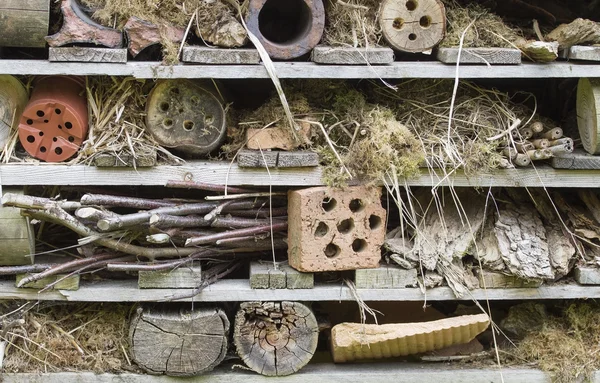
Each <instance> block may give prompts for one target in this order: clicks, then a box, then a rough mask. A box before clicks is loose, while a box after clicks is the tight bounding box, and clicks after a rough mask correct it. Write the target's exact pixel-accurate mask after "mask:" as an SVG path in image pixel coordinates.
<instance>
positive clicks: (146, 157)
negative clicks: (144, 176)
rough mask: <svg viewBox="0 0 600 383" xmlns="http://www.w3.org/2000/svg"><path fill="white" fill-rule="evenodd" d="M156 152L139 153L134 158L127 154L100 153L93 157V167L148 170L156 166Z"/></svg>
mask: <svg viewBox="0 0 600 383" xmlns="http://www.w3.org/2000/svg"><path fill="white" fill-rule="evenodd" d="M156 160H157V154H156V151H155V150H154V151H152V152H149V153H140V154H137V155H136V157H134V156H132V155H131V154H127V153H119V154H118V155H116V154H111V153H102V154H98V155H97V156H95V157H94V165H96V166H97V167H99V168H112V167H128V168H149V167H152V166H156Z"/></svg>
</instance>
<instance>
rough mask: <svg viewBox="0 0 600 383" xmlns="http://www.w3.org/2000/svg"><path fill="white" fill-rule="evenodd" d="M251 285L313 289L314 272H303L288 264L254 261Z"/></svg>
mask: <svg viewBox="0 0 600 383" xmlns="http://www.w3.org/2000/svg"><path fill="white" fill-rule="evenodd" d="M250 287H251V288H253V289H312V288H313V287H314V275H313V273H301V272H299V271H296V270H294V269H293V268H291V267H290V266H288V265H279V266H278V268H277V269H275V268H273V264H270V263H262V262H252V263H251V264H250Z"/></svg>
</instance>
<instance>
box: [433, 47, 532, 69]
mask: <svg viewBox="0 0 600 383" xmlns="http://www.w3.org/2000/svg"><path fill="white" fill-rule="evenodd" d="M437 59H438V61H441V62H443V63H445V64H456V62H457V61H458V48H439V49H438V51H437ZM460 63H461V64H484V65H486V64H492V65H519V64H521V51H520V50H518V49H512V48H463V49H462V52H461V54H460Z"/></svg>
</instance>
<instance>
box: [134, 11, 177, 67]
mask: <svg viewBox="0 0 600 383" xmlns="http://www.w3.org/2000/svg"><path fill="white" fill-rule="evenodd" d="M124 28H125V32H126V33H127V38H128V40H129V44H128V46H127V49H128V50H129V53H131V55H132V56H133V57H136V56H137V55H138V54H140V52H141V51H143V50H144V49H146V48H148V47H149V46H151V45H155V44H160V42H161V41H163V40H168V41H170V42H172V43H175V44H180V43H181V41H182V40H183V38H184V37H185V29H183V28H177V27H175V26H173V25H165V26H164V27H160V26H158V25H156V24H152V23H151V22H149V21H145V20H142V19H140V18H137V17H135V16H132V17H130V18H129V20H127V23H126V24H125V27H124Z"/></svg>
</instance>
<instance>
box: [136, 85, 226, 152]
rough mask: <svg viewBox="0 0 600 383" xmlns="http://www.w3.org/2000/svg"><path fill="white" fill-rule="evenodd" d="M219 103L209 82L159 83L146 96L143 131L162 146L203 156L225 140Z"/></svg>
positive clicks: (217, 92) (218, 98)
mask: <svg viewBox="0 0 600 383" xmlns="http://www.w3.org/2000/svg"><path fill="white" fill-rule="evenodd" d="M223 102H224V100H223V99H222V98H221V97H220V93H219V91H218V89H216V87H215V85H214V83H212V82H203V81H193V80H185V79H178V80H165V81H161V82H159V83H157V84H156V86H155V87H154V89H152V92H150V95H149V96H148V101H147V104H146V129H147V130H148V131H149V132H150V133H151V134H152V135H153V136H154V138H156V140H157V141H158V143H159V144H161V145H162V146H166V147H169V148H172V149H175V150H177V151H180V152H182V153H184V154H187V155H189V156H206V155H208V154H209V153H210V152H212V151H214V150H215V149H217V148H218V147H219V146H220V145H221V143H222V142H223V140H224V139H225V137H226V133H227V121H226V116H225V108H224V107H223Z"/></svg>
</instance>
